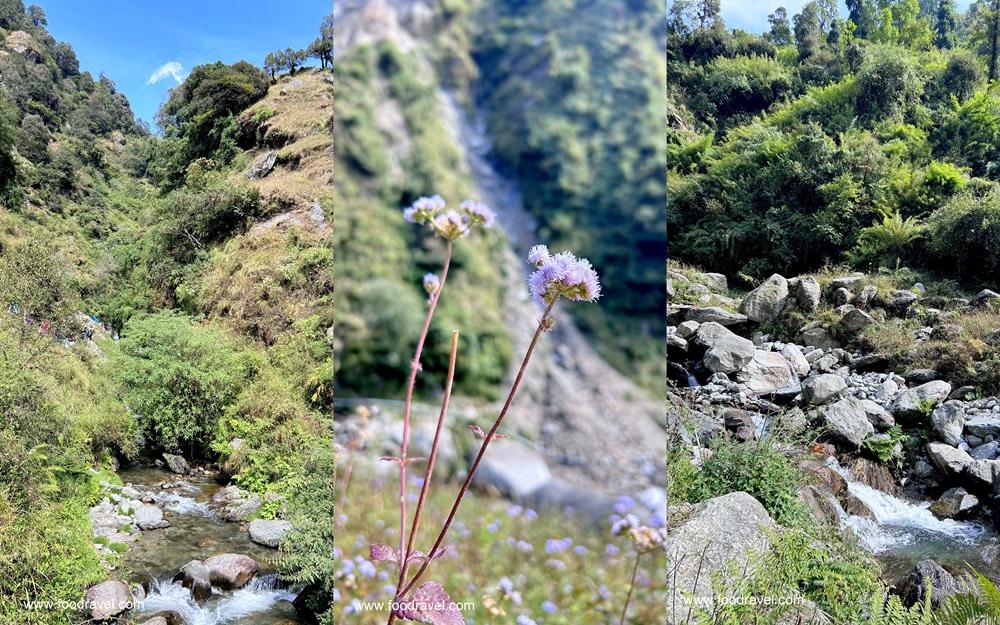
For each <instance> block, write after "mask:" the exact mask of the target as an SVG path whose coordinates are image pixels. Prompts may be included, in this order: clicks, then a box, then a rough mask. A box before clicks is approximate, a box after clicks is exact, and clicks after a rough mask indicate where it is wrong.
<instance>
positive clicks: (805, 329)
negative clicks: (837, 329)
mask: <svg viewBox="0 0 1000 625" xmlns="http://www.w3.org/2000/svg"><path fill="white" fill-rule="evenodd" d="M798 342H799V343H800V344H802V345H812V346H813V347H818V348H820V349H828V348H831V349H832V348H834V347H837V346H838V343H837V341H836V340H835V339H834V338H833V337H832V336H831V335H830V330H829V329H827V328H826V327H825V326H824V325H823V322H822V321H810V322H809V323H807V324H806V325H804V326H802V329H801V330H800V331H799V338H798Z"/></svg>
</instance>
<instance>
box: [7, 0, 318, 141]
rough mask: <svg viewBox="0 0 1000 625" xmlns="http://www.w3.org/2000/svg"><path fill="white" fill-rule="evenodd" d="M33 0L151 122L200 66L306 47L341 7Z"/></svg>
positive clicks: (86, 61) (84, 59)
mask: <svg viewBox="0 0 1000 625" xmlns="http://www.w3.org/2000/svg"><path fill="white" fill-rule="evenodd" d="M31 1H32V2H34V3H35V4H38V5H39V6H41V7H42V8H43V9H44V10H45V13H46V16H47V17H48V20H49V25H48V30H49V32H51V33H52V36H53V37H55V38H56V39H58V40H60V41H66V42H68V43H69V44H70V45H72V46H73V49H74V50H76V54H77V56H78V57H79V59H80V68H81V69H83V70H86V71H89V72H91V73H92V74H94V77H95V78H96V77H97V76H98V75H99V74H100V73H102V72H103V73H104V74H105V75H107V76H108V77H109V78H111V79H112V80H113V81H115V84H116V85H117V86H118V89H119V90H120V91H122V92H124V93H125V95H126V96H128V99H129V101H130V102H131V103H132V110H133V111H135V113H136V116H137V117H139V118H142V119H145V120H146V121H147V122H149V123H150V125H151V126H154V119H155V117H156V111H157V109H159V107H160V104H162V103H163V101H164V99H165V98H166V95H167V90H168V89H169V88H171V87H173V86H175V85H176V84H177V80H176V78H181V79H183V77H184V76H186V75H187V73H188V72H189V71H191V68H192V67H194V66H195V65H201V64H203V63H213V62H215V61H223V62H226V63H232V62H235V61H239V60H247V61H250V62H251V63H254V64H256V65H260V64H261V62H262V61H263V59H264V55H265V54H267V53H268V52H270V51H272V50H275V49H278V48H286V47H293V48H304V47H306V46H307V45H308V44H309V43H310V42H312V40H313V39H315V38H316V36H317V34H318V33H319V24H320V20H322V18H323V16H324V15H326V14H328V13H330V12H332V11H333V0H281V1H275V0H239V1H237V0H172V1H171V2H147V1H145V0H100V1H99V2H81V1H80V0H31ZM29 3H30V2H29V1H28V0H26V1H25V4H29ZM161 68H162V69H161ZM158 69H159V70H160V71H159V72H157V70H158ZM175 77H176V78H175ZM151 78H155V79H156V80H155V82H152V83H151Z"/></svg>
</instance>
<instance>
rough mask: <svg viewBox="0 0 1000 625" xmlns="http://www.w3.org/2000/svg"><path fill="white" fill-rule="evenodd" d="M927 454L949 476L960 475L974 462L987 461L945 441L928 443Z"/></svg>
mask: <svg viewBox="0 0 1000 625" xmlns="http://www.w3.org/2000/svg"><path fill="white" fill-rule="evenodd" d="M927 455H928V457H930V459H931V462H933V463H934V466H936V467H937V468H938V469H940V470H941V471H943V472H944V473H945V474H947V475H948V476H951V477H954V476H957V475H960V474H961V473H962V472H963V471H965V468H966V467H968V466H969V465H970V464H972V463H973V462H986V461H983V460H979V461H976V460H973V459H972V456H970V455H969V454H967V453H966V452H965V451H963V450H961V449H957V448H955V447H952V446H951V445H946V444H945V443H930V444H928V445H927Z"/></svg>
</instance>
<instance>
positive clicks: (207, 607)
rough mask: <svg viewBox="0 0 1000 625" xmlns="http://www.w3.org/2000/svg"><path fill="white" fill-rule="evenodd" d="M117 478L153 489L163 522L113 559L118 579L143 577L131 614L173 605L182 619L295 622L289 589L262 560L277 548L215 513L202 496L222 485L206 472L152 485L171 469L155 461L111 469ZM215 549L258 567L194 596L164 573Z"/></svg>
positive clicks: (262, 624) (211, 623) (201, 624)
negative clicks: (165, 485)
mask: <svg viewBox="0 0 1000 625" xmlns="http://www.w3.org/2000/svg"><path fill="white" fill-rule="evenodd" d="M118 475H119V477H120V478H121V480H122V482H123V483H126V484H128V483H132V484H133V485H134V486H136V487H140V488H141V487H145V488H146V489H151V490H153V491H155V492H156V499H157V504H158V505H160V506H161V507H162V509H163V512H164V517H165V518H166V520H167V521H169V522H170V526H169V527H166V528H163V529H155V530H147V531H145V532H143V535H142V537H141V538H140V539H139V540H138V541H137V542H136V543H135V544H134V545H133V546H132V548H131V549H129V551H128V552H127V553H126V555H125V558H124V562H123V563H122V566H121V574H122V575H121V576H122V578H123V579H125V578H131V579H143V578H145V579H150V578H152V579H151V581H150V590H149V594H148V595H147V596H146V598H145V599H144V600H143V601H142V602H141V604H140V605H139V606H138V607H137V609H136V611H135V616H136V621H137V622H140V623H141V622H142V621H143V620H144V617H152V616H153V615H156V614H158V613H161V612H163V611H173V612H176V613H177V615H179V616H180V617H181V619H183V623H184V625H222V624H223V623H226V624H232V625H297V624H299V623H300V622H301V621H299V620H298V619H297V618H296V614H295V609H294V608H293V606H292V601H293V600H294V599H295V593H294V592H292V591H290V590H289V589H287V588H285V587H283V585H282V584H280V583H279V582H278V579H277V576H276V575H275V574H274V572H273V570H271V568H270V562H271V561H272V560H273V558H274V557H275V555H276V554H277V551H276V550H274V549H269V548H267V547H263V546H261V545H258V544H256V543H254V542H252V541H251V540H250V537H249V535H248V533H247V531H246V529H245V528H243V527H241V525H240V524H239V523H229V522H226V521H223V520H222V519H221V518H219V517H218V516H217V515H216V514H215V513H214V512H213V511H212V510H211V509H210V508H209V507H208V501H209V499H210V498H211V496H212V495H213V494H215V493H216V492H217V491H219V490H220V489H221V488H222V487H221V486H220V485H219V484H217V483H216V482H215V481H214V480H212V479H211V478H210V477H208V476H193V477H189V478H186V482H187V484H185V485H184V486H181V487H179V488H174V489H170V490H160V489H159V487H158V486H157V484H159V483H160V482H162V481H164V480H170V479H172V478H173V477H174V476H173V474H171V473H168V472H166V471H163V470H161V469H154V468H128V469H124V470H122V471H120V472H119V474H118ZM222 553H241V554H245V555H248V556H250V557H251V558H253V559H255V560H257V562H258V563H260V566H261V572H260V573H258V574H257V576H256V577H255V578H254V579H253V580H252V581H251V582H250V583H249V584H248V585H247V586H244V587H243V588H240V589H239V590H235V591H221V590H219V589H218V588H214V587H213V589H212V595H211V597H209V598H208V599H207V600H206V601H205V602H204V603H202V604H200V605H199V604H198V603H197V602H195V601H194V599H192V597H191V593H190V591H189V590H188V589H186V588H183V587H182V586H181V585H180V583H179V582H177V583H175V582H172V581H171V577H172V576H173V574H174V573H175V572H176V571H177V569H179V568H180V567H182V566H184V565H185V564H186V563H188V562H189V561H191V560H202V559H205V558H207V557H210V556H213V555H217V554H222Z"/></svg>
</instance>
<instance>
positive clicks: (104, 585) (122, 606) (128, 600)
mask: <svg viewBox="0 0 1000 625" xmlns="http://www.w3.org/2000/svg"><path fill="white" fill-rule="evenodd" d="M84 602H85V607H86V610H87V615H88V616H89V617H90V618H91V619H93V620H94V621H104V620H107V619H111V618H114V617H116V616H118V615H120V614H122V613H124V612H125V611H126V610H128V609H130V608H131V607H132V593H131V592H129V589H128V584H126V583H125V582H120V581H118V580H108V581H106V582H101V583H100V584H97V585H96V586H92V587H91V588H90V590H88V591H87V596H86V598H85V600H84Z"/></svg>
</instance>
